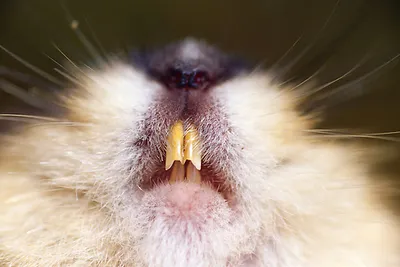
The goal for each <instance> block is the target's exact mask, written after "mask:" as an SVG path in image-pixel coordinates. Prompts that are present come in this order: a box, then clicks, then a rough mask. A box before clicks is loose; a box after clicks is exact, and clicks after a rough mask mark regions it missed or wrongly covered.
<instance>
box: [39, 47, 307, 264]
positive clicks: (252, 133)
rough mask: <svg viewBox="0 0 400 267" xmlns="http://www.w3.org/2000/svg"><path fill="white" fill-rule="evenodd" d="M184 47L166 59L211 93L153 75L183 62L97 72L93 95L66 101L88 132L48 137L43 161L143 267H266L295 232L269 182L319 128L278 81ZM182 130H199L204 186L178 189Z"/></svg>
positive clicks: (88, 81) (87, 80) (86, 83)
mask: <svg viewBox="0 0 400 267" xmlns="http://www.w3.org/2000/svg"><path fill="white" fill-rule="evenodd" d="M174 47H175V51H173V52H171V53H169V54H167V55H168V56H169V57H172V58H173V59H179V60H180V61H179V62H180V63H188V62H195V63H193V64H197V65H196V66H198V65H201V66H202V71H206V72H207V75H208V77H212V78H211V81H212V83H211V85H210V86H207V87H201V88H178V86H177V87H176V88H175V87H174V86H173V85H171V84H169V86H167V84H165V83H164V81H165V80H163V79H161V80H160V79H159V77H163V76H162V75H158V76H157V75H154V71H155V70H156V71H157V73H158V74H160V73H165V72H164V66H163V65H162V64H161V63H165V62H167V63H168V64H169V67H165V70H168V69H170V65H171V64H173V63H171V62H170V61H168V60H167V61H166V60H165V59H160V58H157V57H154V58H155V59H154V58H153V59H154V61H148V62H150V63H151V64H148V65H146V64H143V62H142V65H137V64H138V63H135V62H134V64H122V63H115V64H112V65H111V66H107V67H105V68H104V70H102V71H100V72H99V71H95V72H90V71H87V72H86V73H85V75H84V76H82V78H81V82H82V84H83V87H82V88H79V89H78V90H76V91H74V92H72V93H71V94H70V95H69V96H67V97H65V99H64V100H63V101H65V105H66V106H67V107H68V109H69V110H68V117H69V119H70V120H72V121H74V122H83V123H85V124H87V126H83V127H79V126H78V127H72V128H68V127H67V128H62V129H63V130H61V129H59V130H56V131H64V132H63V133H62V134H60V133H54V134H52V133H50V132H49V137H47V138H48V139H49V140H48V141H43V142H48V147H52V152H50V151H48V152H47V154H46V155H42V156H41V159H40V160H41V162H48V161H51V160H54V159H56V160H58V162H59V164H61V165H57V164H42V165H41V168H42V173H43V175H45V176H46V177H47V178H48V179H50V180H52V182H53V184H55V185H57V186H59V187H63V188H71V189H72V190H79V191H82V192H84V193H85V194H86V195H87V196H89V198H90V199H91V200H92V201H93V202H95V203H98V204H99V205H98V206H99V208H100V207H103V209H102V210H101V212H103V213H104V214H105V216H106V217H107V218H110V219H109V220H110V221H113V223H112V226H110V227H111V228H112V230H113V231H115V232H117V233H118V234H114V236H117V235H118V236H121V239H123V242H125V243H126V246H127V247H130V248H131V251H130V253H131V254H133V255H134V257H132V258H134V259H135V261H136V262H135V263H136V264H137V265H138V266H141V264H145V265H150V266H200V265H201V266H231V265H232V266H237V264H239V262H242V263H246V264H247V265H246V266H252V265H251V264H254V265H255V266H258V265H257V262H258V260H260V259H257V257H261V255H263V254H259V253H261V251H262V250H263V249H265V247H266V246H267V245H268V244H269V246H270V243H271V242H273V241H272V236H273V235H275V234H276V232H275V231H277V229H278V225H280V224H281V223H282V224H283V223H284V222H283V221H282V218H281V217H280V215H279V210H278V209H277V207H276V206H275V205H274V201H275V200H274V195H273V194H274V193H273V192H274V190H276V189H273V186H272V184H273V182H271V181H270V180H269V176H270V174H271V173H272V172H274V170H275V169H276V168H278V167H279V166H280V165H282V164H283V162H284V161H285V160H286V159H287V157H288V155H290V154H291V153H295V147H296V143H297V142H299V139H301V136H302V130H303V129H305V127H306V126H307V123H308V121H307V120H306V119H303V118H301V117H300V116H298V115H297V113H296V112H295V105H296V103H295V102H294V101H293V98H290V97H289V92H285V91H283V90H278V89H277V88H276V86H274V85H273V84H271V81H270V79H269V78H268V76H266V75H264V74H261V73H252V72H251V71H252V70H251V69H247V68H246V67H243V68H239V67H238V66H239V65H235V66H232V65H229V64H230V63H225V62H228V61H223V60H225V58H223V60H222V59H221V58H222V56H219V55H220V54H218V53H217V52H214V50H212V51H213V52H212V53H211V54H212V55H213V57H210V56H209V55H208V54H207V53H205V52H204V51H205V50H204V49H206V48H207V49H210V48H208V47H206V46H205V45H204V44H201V43H197V42H195V41H192V40H186V41H184V42H182V43H179V44H176V45H175V46H174ZM207 51H208V50H207ZM157 56H158V57H160V55H158V54H157ZM219 57H220V58H219ZM188 58H191V59H193V60H194V61H190V60H188ZM220 59H221V60H220ZM157 60H159V61H160V63H157ZM213 60H215V61H216V64H213ZM218 60H220V61H218ZM203 63H204V64H203ZM135 64H136V65H135ZM168 64H167V65H168ZM207 64H208V65H207ZM224 64H228V65H224ZM149 66H150V67H149ZM153 66H155V67H153ZM207 66H211V67H207ZM216 66H217V67H218V68H217V67H216ZM156 67H157V68H158V69H156ZM184 67H186V68H187V69H188V70H190V68H194V67H193V66H191V65H190V64H187V65H184ZM230 67H232V69H229V68H230ZM149 70H150V71H149ZM177 121H182V122H183V127H185V128H187V127H188V126H189V125H190V126H193V127H194V128H195V129H196V131H197V137H198V139H199V146H200V147H201V149H200V150H201V170H200V174H201V177H202V182H197V183H192V182H187V181H178V182H176V183H173V184H170V183H169V181H168V180H169V179H170V178H171V177H170V176H171V172H168V171H166V170H165V160H166V153H167V152H166V150H167V146H168V144H167V139H168V134H169V133H170V131H171V127H172V126H173V125H174V124H175V123H176V122H177ZM185 130H187V129H185ZM61 136H62V138H61ZM47 138H46V139H47ZM61 139H63V140H61ZM57 153H58V154H57ZM60 153H62V154H61V155H60ZM46 157H48V159H46ZM62 158H66V159H65V162H63V159H62ZM57 166H69V167H68V168H67V167H65V168H59V167H57ZM62 169H64V170H66V169H68V170H69V173H64V172H62V171H60V170H62ZM73 170H75V171H73ZM169 171H171V170H169ZM71 172H72V173H73V174H71ZM46 173H47V174H48V175H46ZM63 177H69V178H68V179H62V178H63ZM78 185H79V186H78ZM77 188H78V189H77ZM110 231H111V230H110ZM120 242H122V241H120Z"/></svg>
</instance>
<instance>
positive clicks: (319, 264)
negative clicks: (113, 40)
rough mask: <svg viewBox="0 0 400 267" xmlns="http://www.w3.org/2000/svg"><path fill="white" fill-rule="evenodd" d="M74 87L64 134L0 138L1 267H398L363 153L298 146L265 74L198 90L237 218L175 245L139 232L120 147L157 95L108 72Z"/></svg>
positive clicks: (143, 218) (25, 130)
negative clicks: (221, 126)
mask: <svg viewBox="0 0 400 267" xmlns="http://www.w3.org/2000/svg"><path fill="white" fill-rule="evenodd" d="M80 80H81V82H82V83H83V84H84V87H83V88H78V90H76V91H74V93H72V94H71V95H68V96H65V97H62V101H63V102H64V103H65V105H66V106H67V107H68V108H69V114H68V115H67V116H66V118H65V120H64V121H66V120H68V121H72V122H73V123H71V124H72V125H68V124H66V123H64V124H61V123H57V122H52V121H40V122H38V123H37V124H34V125H28V126H25V127H22V128H21V129H20V130H19V131H17V132H16V133H13V134H10V135H9V136H6V137H5V138H4V140H3V141H2V146H1V150H2V153H1V154H0V157H1V167H0V214H1V215H0V263H1V264H2V265H4V266H26V267H32V266H135V267H140V266H152V267H153V266H154V267H156V266H157V267H158V266H167V267H168V266H179V267H180V266H182V267H183V266H217V267H218V266H227V265H229V266H260V267H262V266H265V267H361V266H362V267H365V266H366V267H399V266H400V253H399V251H400V250H399V249H400V226H399V225H398V221H397V218H395V217H394V215H393V214H391V213H390V212H389V210H388V209H387V208H386V207H385V206H384V204H383V203H381V199H382V198H383V196H382V195H379V194H378V193H377V192H376V191H375V188H376V186H377V185H376V184H377V183H378V179H379V177H371V174H370V172H369V171H368V162H366V161H363V160H362V159H363V157H362V155H363V152H364V151H363V150H362V149H358V148H356V147H354V146H352V147H350V146H344V145H342V144H341V143H337V142H335V141H328V139H318V138H315V137H313V136H312V135H310V134H309V132H308V131H307V130H309V129H311V127H312V119H310V118H307V117H302V116H300V115H299V114H298V113H297V112H296V110H295V107H296V105H297V103H296V102H297V96H296V95H295V94H294V93H293V92H291V91H290V90H289V89H290V88H288V90H285V89H279V88H277V87H276V86H275V85H273V84H271V82H270V80H269V78H268V75H267V74H265V73H257V74H252V75H249V76H242V77H238V78H236V79H234V80H231V81H228V82H226V83H224V84H222V85H220V86H218V87H217V88H215V89H213V92H212V93H211V97H212V98H213V99H214V100H215V101H216V102H218V103H219V104H220V106H221V109H222V111H223V112H224V114H226V116H227V118H228V120H229V122H230V123H231V125H232V127H233V129H234V130H233V132H232V133H230V134H231V135H230V136H229V142H230V144H227V145H231V147H232V148H231V150H230V152H231V155H232V156H231V158H234V159H236V160H233V161H231V162H230V164H229V166H220V167H221V168H224V169H226V170H228V172H229V174H230V175H229V179H230V182H232V183H233V184H235V185H236V186H237V190H238V199H239V202H241V203H242V204H241V206H240V207H241V208H242V209H243V210H244V211H245V212H244V213H243V214H242V215H240V216H238V217H239V218H238V219H237V221H236V223H234V224H233V225H225V227H223V228H218V227H216V226H212V227H211V226H210V228H209V229H206V230H205V233H206V235H205V236H204V239H203V240H198V241H196V242H194V243H193V244H189V245H188V244H184V243H183V240H182V239H180V237H179V236H178V235H177V236H174V235H173V234H171V233H169V232H166V233H165V232H163V231H162V230H163V229H162V226H159V228H157V227H158V226H157V225H153V224H152V220H151V219H150V218H149V217H148V216H147V215H148V213H147V212H148V211H147V210H146V208H145V207H143V205H141V203H140V201H139V200H138V198H136V196H135V192H136V191H135V190H136V188H131V183H132V181H131V180H130V179H134V178H135V177H132V175H131V174H132V172H134V170H133V171H132V170H131V169H130V167H131V166H137V165H138V164H142V163H140V159H139V158H138V157H139V156H138V152H136V151H135V150H134V149H131V150H130V149H129V143H130V141H131V140H133V139H134V138H136V137H137V136H138V135H139V134H140V131H141V130H142V129H141V125H142V123H143V120H144V114H146V112H151V111H149V108H150V106H151V104H152V102H153V101H154V100H155V99H156V98H157V94H158V93H159V92H160V90H163V89H162V88H160V86H159V85H157V84H155V83H152V82H149V81H148V80H147V79H146V78H145V77H144V76H143V75H141V74H140V73H138V72H137V71H135V70H134V69H133V68H132V67H131V66H126V65H124V64H119V63H118V64H113V65H112V66H109V67H106V68H105V69H104V70H102V71H101V72H100V71H99V72H92V71H89V70H88V71H87V72H86V76H82V77H81V78H80ZM205 119H207V118H206V117H205ZM154 130H155V131H156V130H157V129H154ZM220 134H223V133H210V137H207V138H209V140H210V142H212V140H214V141H215V142H217V141H218V140H220V139H219V135H220ZM215 135H216V136H215ZM212 136H214V137H212ZM212 138H214V139H212ZM237 148H240V149H237ZM205 152H206V153H205V155H209V157H212V153H213V152H212V151H205ZM209 160H214V161H215V163H216V164H218V163H219V159H209ZM382 192H385V191H384V190H383V191H381V194H382ZM226 216H227V217H228V216H232V215H231V214H227V215H226ZM216 220H217V221H219V222H221V223H223V222H224V220H225V219H224V218H216ZM149 225H152V226H151V227H150V226H149ZM166 240H168V241H170V243H169V246H170V247H167V246H166V245H163V244H164V243H165V241H166ZM163 242H164V243H163ZM183 251H184V252H186V253H189V254H190V255H191V258H190V259H189V260H188V259H186V258H185V257H184V256H179V253H181V252H183Z"/></svg>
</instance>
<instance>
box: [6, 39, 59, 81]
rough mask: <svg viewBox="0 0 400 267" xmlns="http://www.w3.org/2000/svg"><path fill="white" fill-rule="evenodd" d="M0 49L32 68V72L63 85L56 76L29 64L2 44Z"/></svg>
mask: <svg viewBox="0 0 400 267" xmlns="http://www.w3.org/2000/svg"><path fill="white" fill-rule="evenodd" d="M0 49H1V50H3V51H4V52H6V53H7V54H8V55H10V56H11V57H12V58H14V59H15V60H17V61H18V62H20V63H21V64H22V65H24V66H25V67H27V68H29V69H30V70H32V71H33V72H35V73H37V74H39V75H40V76H42V77H43V78H45V79H47V80H49V81H51V82H53V83H55V84H58V85H60V86H64V83H63V82H62V81H60V80H58V79H57V78H55V77H54V76H52V75H50V74H48V73H47V72H45V71H43V70H41V69H39V68H38V67H36V66H34V65H32V64H30V63H29V62H27V61H26V60H23V59H22V58H21V57H19V56H17V55H16V54H14V53H13V52H11V51H10V50H8V49H7V48H5V47H4V46H2V45H0Z"/></svg>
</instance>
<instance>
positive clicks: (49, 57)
mask: <svg viewBox="0 0 400 267" xmlns="http://www.w3.org/2000/svg"><path fill="white" fill-rule="evenodd" d="M44 55H45V56H46V57H47V58H48V59H50V60H51V61H53V63H55V64H56V65H57V66H59V67H61V68H62V69H63V70H64V71H65V73H70V72H69V71H68V69H67V68H66V67H64V66H63V65H62V64H61V63H60V62H58V61H57V60H55V59H54V58H52V57H51V56H49V55H47V54H45V53H44ZM70 74H72V73H70Z"/></svg>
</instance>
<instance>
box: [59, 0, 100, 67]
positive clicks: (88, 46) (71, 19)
mask: <svg viewBox="0 0 400 267" xmlns="http://www.w3.org/2000/svg"><path fill="white" fill-rule="evenodd" d="M61 7H62V8H63V9H64V12H65V15H66V19H67V20H68V23H69V25H70V27H71V29H72V30H73V31H74V32H75V34H76V35H77V37H78V39H79V40H80V41H81V43H82V44H83V46H84V47H85V48H86V50H87V51H88V52H89V54H90V55H91V56H92V58H93V59H94V60H95V61H96V63H97V64H104V63H105V61H104V59H103V57H102V56H101V55H100V53H99V52H98V51H97V49H96V48H95V47H94V45H92V43H91V42H90V41H89V39H88V38H86V36H85V35H84V34H83V33H82V31H81V30H80V29H79V21H78V20H76V19H74V17H73V16H72V15H71V13H70V12H69V10H68V8H67V6H66V5H65V2H64V1H62V2H61Z"/></svg>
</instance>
